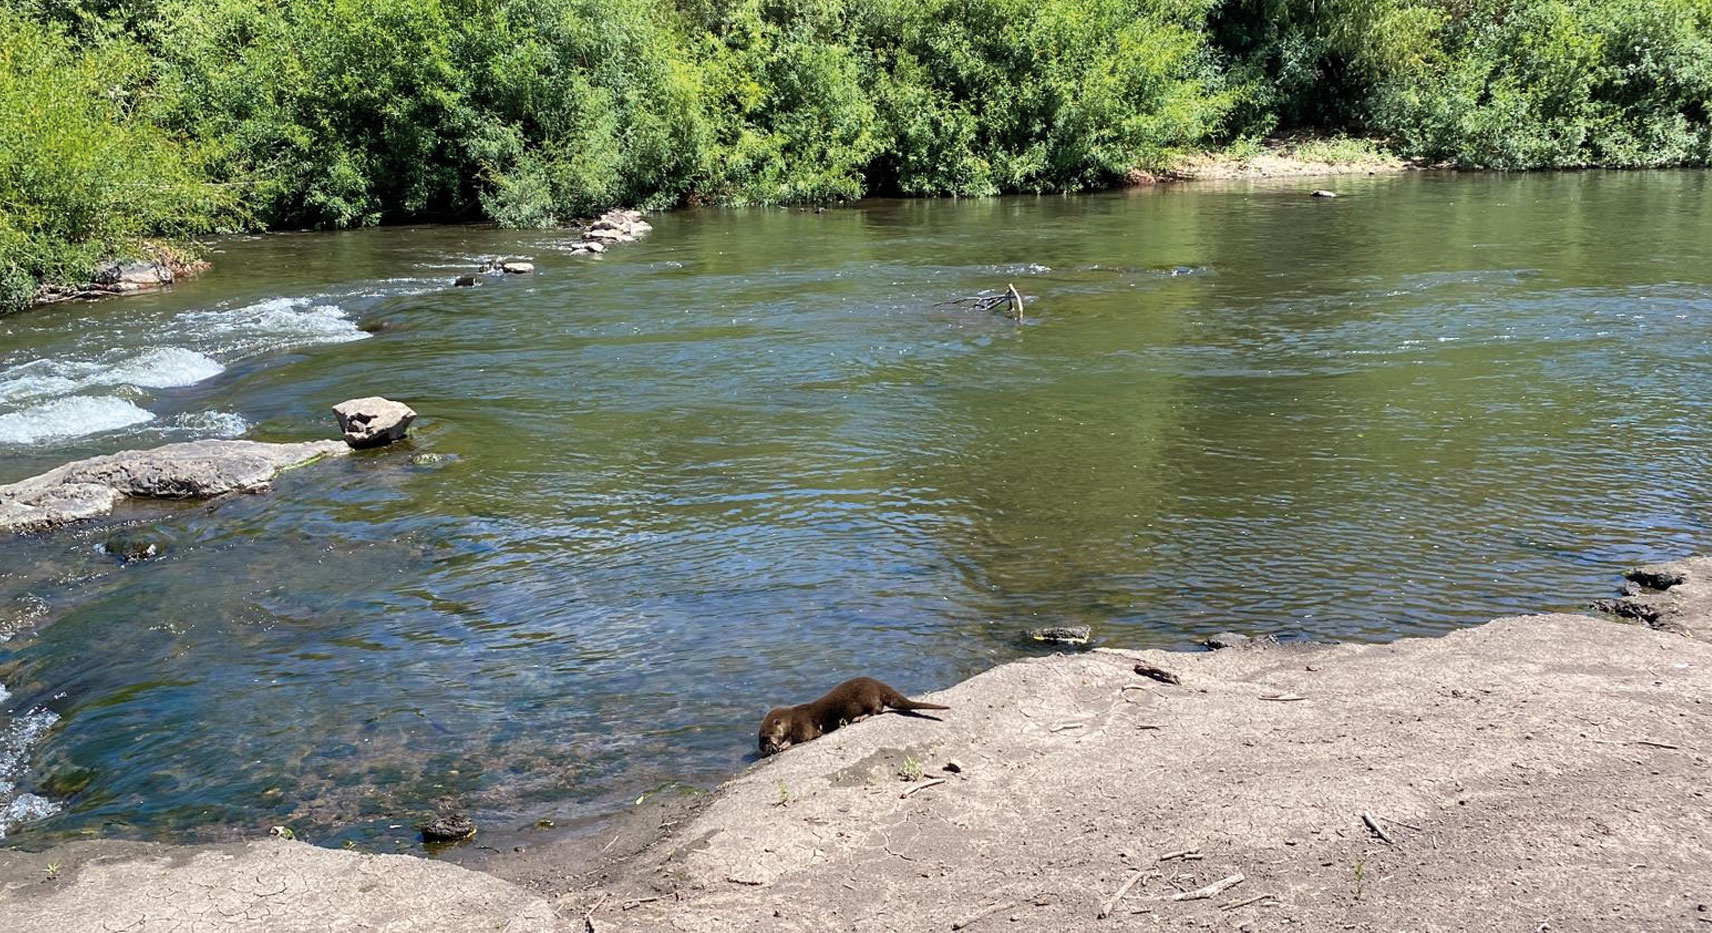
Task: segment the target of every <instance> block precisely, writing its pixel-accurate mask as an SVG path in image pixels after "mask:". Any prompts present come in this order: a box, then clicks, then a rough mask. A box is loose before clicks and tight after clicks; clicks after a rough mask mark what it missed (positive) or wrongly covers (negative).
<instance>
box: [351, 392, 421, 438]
mask: <svg viewBox="0 0 1712 933" xmlns="http://www.w3.org/2000/svg"><path fill="white" fill-rule="evenodd" d="M333 414H334V415H336V416H337V417H338V419H339V431H340V433H342V434H344V436H345V443H347V444H349V445H351V447H352V448H353V449H355V450H363V449H366V448H369V447H385V446H386V445H387V444H390V443H392V442H394V441H397V440H402V439H403V438H404V435H405V432H406V431H408V430H409V428H410V422H412V421H415V420H416V412H415V411H413V410H411V408H410V406H409V405H406V404H404V403H403V402H395V401H393V400H392V399H389V398H381V397H380V396H378V395H372V396H369V397H368V398H354V399H350V400H348V401H344V402H340V403H339V404H337V405H334V406H333Z"/></svg>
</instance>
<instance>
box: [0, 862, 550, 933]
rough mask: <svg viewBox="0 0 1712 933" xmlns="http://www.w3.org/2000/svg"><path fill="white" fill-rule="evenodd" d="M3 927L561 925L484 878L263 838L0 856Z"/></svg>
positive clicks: (277, 930)
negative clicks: (205, 844)
mask: <svg viewBox="0 0 1712 933" xmlns="http://www.w3.org/2000/svg"><path fill="white" fill-rule="evenodd" d="M0 929H5V930H7V931H9V933H85V931H87V933H109V931H113V930H127V931H132V933H168V931H174V930H177V931H189V930H264V931H267V933H324V931H328V930H384V931H389V933H416V931H429V930H433V931H441V930H444V931H452V930H460V931H462V930H505V931H512V933H537V931H538V933H550V931H557V930H560V929H561V926H560V925H559V923H558V920H557V918H556V917H555V916H554V913H553V910H552V908H551V906H549V905H548V903H547V902H546V901H545V900H542V899H541V898H540V897H538V896H535V895H532V894H529V893H528V892H526V891H524V890H522V889H521V888H518V887H516V886H514V885H511V884H508V883H506V882H504V881H501V880H499V879H498V878H495V877H493V876H491V875H484V874H481V873H479V872H473V871H469V870H467V869H463V868H459V867H457V866H455V865H447V864H444V863H441V862H433V861H429V860H427V859H420V858H412V857H410V856H406V855H358V854H356V853H353V852H341V851H336V850H333V849H321V848H317V847H315V846H312V845H307V844H305V843H301V842H286V841H284V840H265V841H259V842H250V843H239V844H233V845H223V846H196V847H178V848H175V847H168V846H154V845H145V844H139V843H99V842H86V843H77V844H74V845H67V846H61V847H59V848H57V849H55V850H53V851H52V852H50V853H45V854H26V853H20V852H0Z"/></svg>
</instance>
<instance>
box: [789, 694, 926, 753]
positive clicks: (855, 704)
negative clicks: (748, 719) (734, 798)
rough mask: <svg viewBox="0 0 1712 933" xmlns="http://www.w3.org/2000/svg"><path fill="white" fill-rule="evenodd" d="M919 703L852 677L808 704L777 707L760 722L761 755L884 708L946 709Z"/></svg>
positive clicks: (797, 743) (803, 740) (884, 709)
mask: <svg viewBox="0 0 1712 933" xmlns="http://www.w3.org/2000/svg"><path fill="white" fill-rule="evenodd" d="M950 708H951V707H949V706H940V705H939V704H938V703H921V702H918V701H916V700H912V699H910V698H909V697H906V696H904V695H903V694H901V693H899V692H897V691H896V690H893V689H892V688H891V687H888V686H886V685H885V684H883V683H880V682H879V681H877V680H875V679H874V678H872V677H855V678H852V679H850V680H846V681H845V682H843V683H841V684H839V685H838V686H836V687H833V688H832V689H831V690H828V691H827V692H826V695H825V696H823V697H821V698H820V699H818V700H815V701H814V702H812V703H798V704H797V705H796V706H779V707H775V708H774V709H772V710H771V711H769V712H768V713H767V716H766V718H765V719H762V720H761V754H763V755H772V754H774V753H777V752H782V751H784V750H785V749H787V748H790V747H791V746H792V745H801V744H802V743H804V742H807V741H809V740H810V739H818V738H820V737H821V736H823V735H825V734H826V733H828V732H831V731H832V730H834V729H836V728H838V727H839V726H843V725H847V724H849V723H853V722H855V721H856V720H858V719H862V718H864V717H867V716H872V715H874V714H875V713H880V712H884V711H886V710H888V709H897V710H914V709H950Z"/></svg>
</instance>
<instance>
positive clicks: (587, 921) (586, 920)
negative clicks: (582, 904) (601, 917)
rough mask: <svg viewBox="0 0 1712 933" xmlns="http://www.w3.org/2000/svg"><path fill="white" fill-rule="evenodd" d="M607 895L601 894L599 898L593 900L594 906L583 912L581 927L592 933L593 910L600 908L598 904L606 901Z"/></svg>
mask: <svg viewBox="0 0 1712 933" xmlns="http://www.w3.org/2000/svg"><path fill="white" fill-rule="evenodd" d="M607 897H608V895H605V894H602V895H601V896H600V899H599V900H597V901H595V902H594V906H593V907H590V908H589V909H588V913H586V914H583V929H584V930H586V931H587V933H594V912H595V911H597V910H599V909H600V905H602V904H604V903H606V899H607Z"/></svg>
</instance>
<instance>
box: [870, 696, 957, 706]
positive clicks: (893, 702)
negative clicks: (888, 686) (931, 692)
mask: <svg viewBox="0 0 1712 933" xmlns="http://www.w3.org/2000/svg"><path fill="white" fill-rule="evenodd" d="M886 706H887V707H888V708H890V709H903V710H911V709H950V708H951V707H949V706H940V705H939V704H938V703H923V702H921V701H920V700H912V699H910V698H909V697H906V696H904V695H902V694H898V695H897V696H894V697H892V698H891V699H889V700H887V701H886Z"/></svg>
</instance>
